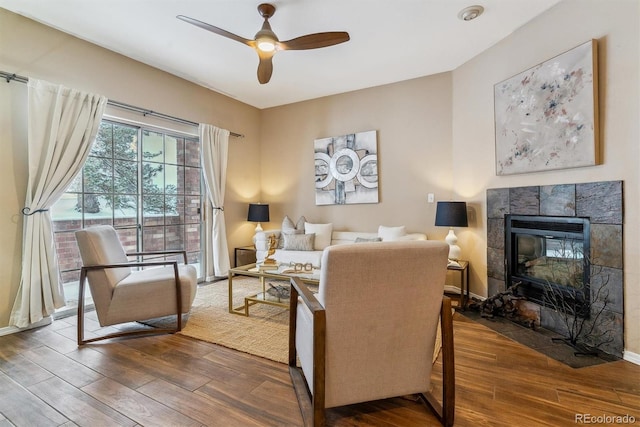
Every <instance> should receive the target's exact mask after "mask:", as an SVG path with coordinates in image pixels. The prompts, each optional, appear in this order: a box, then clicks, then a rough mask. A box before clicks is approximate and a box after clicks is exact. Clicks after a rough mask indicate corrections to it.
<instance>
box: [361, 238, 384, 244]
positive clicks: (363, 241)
mask: <svg viewBox="0 0 640 427" xmlns="http://www.w3.org/2000/svg"><path fill="white" fill-rule="evenodd" d="M367 242H382V237H373V238H371V239H367V238H366V237H356V240H355V243H367Z"/></svg>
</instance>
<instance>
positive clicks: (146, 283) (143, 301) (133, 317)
mask: <svg viewBox="0 0 640 427" xmlns="http://www.w3.org/2000/svg"><path fill="white" fill-rule="evenodd" d="M75 234H76V240H77V242H78V248H79V249H80V255H81V257H82V263H83V266H82V270H81V271H80V287H79V288H80V291H79V297H78V298H79V299H78V345H82V344H85V343H88V342H92V341H97V340H101V339H106V338H114V337H120V336H124V335H141V334H149V333H160V332H178V331H180V330H181V329H182V314H183V313H188V312H189V310H190V309H191V304H193V299H194V298H195V295H196V286H197V272H196V269H195V267H194V266H192V265H188V264H187V255H186V252H185V251H167V252H153V253H151V252H147V253H130V254H126V253H125V251H124V248H123V247H122V244H121V243H120V240H119V238H118V234H117V233H116V230H115V229H114V228H113V227H111V226H106V225H99V226H94V227H89V228H85V229H84V230H79V231H77V232H76V233H75ZM150 254H158V255H160V254H166V255H182V257H183V259H184V264H181V265H178V262H177V261H168V260H167V261H163V260H160V261H144V262H131V261H129V259H128V257H127V256H133V255H150ZM140 266H144V267H153V268H147V269H145V270H138V271H133V270H132V268H131V267H140ZM85 279H88V281H89V288H90V289H91V296H92V297H93V302H94V305H95V308H96V313H97V315H98V321H99V322H100V326H108V325H115V324H118V323H126V322H133V321H140V320H148V319H153V318H156V317H162V316H169V315H174V314H175V315H176V327H175V328H169V329H161V328H145V329H136V330H132V331H122V332H116V333H112V334H108V335H103V336H100V337H96V338H91V339H84V287H85V281H86V280H85Z"/></svg>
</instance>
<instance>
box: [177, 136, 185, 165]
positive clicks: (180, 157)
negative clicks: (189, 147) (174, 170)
mask: <svg viewBox="0 0 640 427" xmlns="http://www.w3.org/2000/svg"><path fill="white" fill-rule="evenodd" d="M176 143H177V156H176V164H178V165H184V138H176Z"/></svg>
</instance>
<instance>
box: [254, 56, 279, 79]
mask: <svg viewBox="0 0 640 427" xmlns="http://www.w3.org/2000/svg"><path fill="white" fill-rule="evenodd" d="M256 50H257V52H258V56H259V57H260V63H259V64H258V81H259V82H260V84H262V85H263V84H265V83H269V80H271V74H272V73H273V63H272V61H271V59H272V58H273V54H274V53H275V52H263V51H261V50H259V49H256Z"/></svg>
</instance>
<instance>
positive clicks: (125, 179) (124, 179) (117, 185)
mask: <svg viewBox="0 0 640 427" xmlns="http://www.w3.org/2000/svg"><path fill="white" fill-rule="evenodd" d="M113 166H114V171H113V191H114V193H119V194H137V193H138V162H129V161H123V160H116V161H114V164H113ZM116 206H117V205H116Z"/></svg>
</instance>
